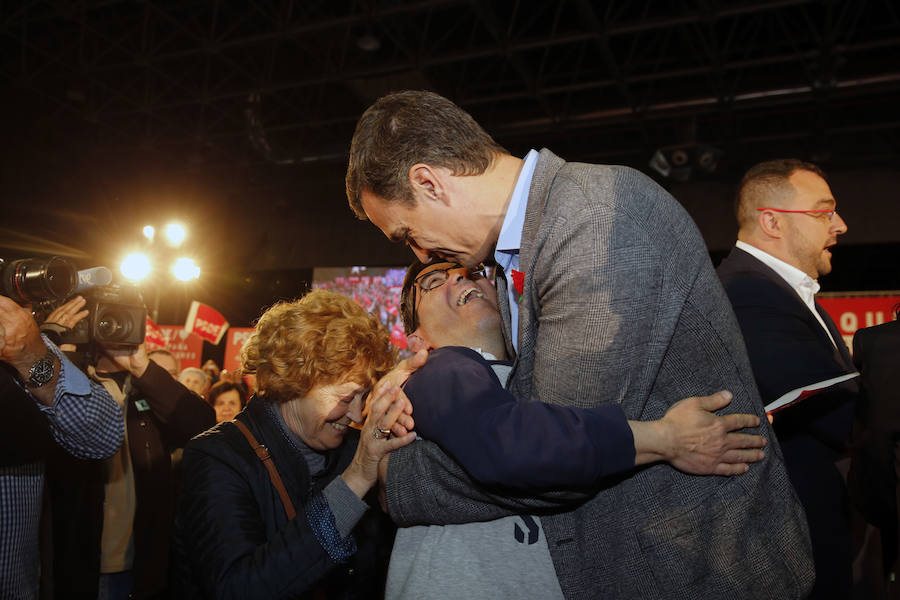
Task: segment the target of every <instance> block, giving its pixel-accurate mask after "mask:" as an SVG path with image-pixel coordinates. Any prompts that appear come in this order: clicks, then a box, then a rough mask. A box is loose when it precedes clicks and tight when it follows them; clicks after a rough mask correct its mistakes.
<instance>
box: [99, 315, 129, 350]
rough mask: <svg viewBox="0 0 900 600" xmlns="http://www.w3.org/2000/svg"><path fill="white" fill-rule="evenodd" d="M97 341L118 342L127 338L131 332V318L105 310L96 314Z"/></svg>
mask: <svg viewBox="0 0 900 600" xmlns="http://www.w3.org/2000/svg"><path fill="white" fill-rule="evenodd" d="M96 331H97V341H98V342H119V341H122V340H124V339H127V338H128V335H129V334H130V333H131V319H130V318H129V316H128V315H122V314H119V313H117V312H115V311H106V312H103V313H102V314H99V315H97V330H96Z"/></svg>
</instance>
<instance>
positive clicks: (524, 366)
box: [387, 150, 814, 599]
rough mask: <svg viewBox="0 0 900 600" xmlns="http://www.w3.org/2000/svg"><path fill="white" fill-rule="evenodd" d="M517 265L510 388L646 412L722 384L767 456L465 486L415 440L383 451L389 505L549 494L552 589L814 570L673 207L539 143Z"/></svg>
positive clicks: (788, 493)
mask: <svg viewBox="0 0 900 600" xmlns="http://www.w3.org/2000/svg"><path fill="white" fill-rule="evenodd" d="M520 269H521V270H522V271H524V273H525V289H524V294H523V298H522V300H521V303H520V305H519V356H518V358H517V361H516V364H515V366H514V370H513V374H512V377H511V379H510V389H511V391H513V393H515V395H516V396H517V397H519V398H522V399H530V400H532V401H543V402H549V403H554V404H563V405H569V406H579V407H591V406H596V405H598V404H602V403H606V402H617V403H619V404H621V406H622V408H623V409H624V411H625V413H626V415H627V416H628V418H630V419H641V420H648V419H658V418H660V417H661V416H662V415H663V414H664V413H665V411H666V409H668V407H670V406H671V405H672V404H674V403H675V402H677V401H678V400H680V399H682V398H685V397H688V396H693V395H705V394H709V393H712V392H715V391H717V390H719V389H723V388H727V389H729V390H731V391H732V392H733V393H734V401H733V402H732V403H731V405H730V406H729V407H728V408H727V409H726V411H727V412H749V413H756V414H759V415H760V416H761V417H762V420H763V423H764V425H763V426H761V427H760V432H761V433H762V434H763V435H765V436H766V437H767V438H768V439H769V446H768V449H767V458H766V459H765V460H764V461H763V462H762V463H759V464H756V465H753V466H752V467H751V469H750V471H749V472H748V473H746V474H744V475H741V476H738V477H733V478H729V477H697V476H691V475H685V474H683V473H681V472H679V471H677V470H676V469H674V468H672V467H670V466H668V465H654V466H650V467H647V468H643V469H639V470H637V471H636V472H634V473H633V474H631V475H630V476H629V477H627V478H622V479H621V480H619V481H611V482H607V485H606V487H605V488H603V489H600V490H599V491H596V493H591V494H589V495H587V496H586V497H585V496H578V495H574V496H573V495H572V494H544V495H543V496H541V497H539V498H534V499H532V498H527V499H526V498H515V497H513V498H510V497H505V496H502V495H500V494H498V493H492V492H490V491H486V490H481V489H478V488H477V487H476V486H474V484H473V483H472V482H471V481H470V480H469V479H468V477H467V476H466V474H465V473H464V472H462V470H461V469H459V468H458V467H456V466H455V465H453V464H452V463H451V462H450V461H449V459H447V458H446V457H445V456H443V455H442V454H441V453H440V451H439V449H437V448H436V447H435V446H433V445H431V444H422V443H416V444H413V445H412V446H410V447H408V448H405V449H403V451H398V452H395V453H394V454H392V456H391V461H390V473H389V480H388V490H387V491H388V503H389V507H390V510H391V514H392V516H394V517H395V520H397V521H398V523H400V524H401V525H403V524H414V523H426V522H428V523H437V524H444V523H451V522H465V521H466V520H484V519H490V518H496V517H497V516H500V515H502V514H506V511H509V510H516V509H523V508H524V509H531V510H534V508H535V507H540V506H543V507H551V508H550V510H552V511H553V512H554V514H550V515H548V516H544V517H542V522H543V524H544V529H545V532H546V535H547V539H548V543H549V545H550V551H551V555H552V556H553V560H554V565H555V567H556V570H557V575H558V576H559V580H560V585H561V586H562V589H563V591H564V593H565V594H566V597H567V598H622V599H626V598H627V599H631V598H666V599H672V598H766V599H769V598H801V597H803V596H804V595H805V593H806V592H807V591H808V590H809V589H810V587H811V585H812V581H813V578H814V571H813V565H812V558H811V551H810V543H809V534H808V530H807V527H806V519H805V516H804V513H803V509H802V508H801V506H800V504H799V501H798V500H797V497H796V495H795V493H794V490H793V488H792V487H791V485H790V482H789V481H788V478H787V474H786V472H785V469H784V464H783V460H782V457H781V452H780V449H779V448H778V444H777V442H776V440H775V438H774V437H773V436H772V435H771V429H770V428H769V427H768V423H767V421H766V420H765V417H764V413H763V409H762V403H761V402H760V399H759V395H758V393H757V390H756V386H755V383H754V380H753V375H752V372H751V370H750V364H749V361H748V358H747V353H746V350H745V348H744V344H743V340H742V338H741V334H740V330H739V328H738V325H737V322H736V320H735V318H734V315H733V313H732V311H731V306H730V304H729V302H728V299H727V297H726V296H725V293H724V292H723V290H722V287H721V285H720V283H719V280H718V278H717V277H716V274H715V272H714V270H713V268H712V264H711V263H710V260H709V257H708V254H707V251H706V247H705V246H704V244H703V240H702V238H701V236H700V233H699V231H698V230H697V228H696V226H695V225H694V223H693V221H692V220H691V219H690V217H689V216H688V215H687V213H686V212H685V211H684V210H683V209H682V208H681V206H680V205H679V204H678V203H677V202H676V201H675V200H674V199H673V198H672V197H671V196H670V195H669V194H668V193H667V192H665V191H664V190H662V189H661V188H660V187H659V186H657V185H656V184H655V183H654V182H653V181H651V180H650V179H648V178H647V177H646V176H644V175H642V174H641V173H639V172H637V171H634V170H632V169H628V168H625V167H613V166H599V165H587V164H578V163H566V162H564V161H563V160H561V159H560V158H558V157H556V156H555V155H553V154H552V153H551V152H550V151H548V150H542V151H541V156H540V159H539V162H538V165H537V169H536V171H535V174H534V179H533V181H532V185H531V191H530V195H529V199H528V208H527V212H526V218H525V227H524V230H523V238H522V248H521V254H520ZM501 301H502V302H505V298H503V299H502V300H501ZM504 308H506V312H507V314H508V308H507V307H504ZM572 460H578V457H572ZM573 497H575V498H578V500H579V502H574V503H573V500H572V499H573ZM580 501H583V503H581V502H580Z"/></svg>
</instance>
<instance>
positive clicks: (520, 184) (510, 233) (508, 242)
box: [496, 150, 540, 253]
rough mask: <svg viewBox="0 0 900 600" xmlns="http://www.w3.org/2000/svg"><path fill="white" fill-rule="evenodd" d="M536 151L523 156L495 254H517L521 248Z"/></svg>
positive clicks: (536, 157)
mask: <svg viewBox="0 0 900 600" xmlns="http://www.w3.org/2000/svg"><path fill="white" fill-rule="evenodd" d="M539 156H540V155H539V154H538V152H537V150H531V151H529V152H528V154H526V155H525V159H524V162H523V163H522V170H521V171H520V172H519V177H518V178H517V179H516V187H514V188H513V193H512V197H511V198H510V200H509V206H508V207H507V209H506V217H505V218H504V219H503V227H501V228H500V235H499V237H498V238H497V248H496V251H497V252H508V253H510V252H518V251H519V248H520V247H521V246H522V228H523V227H524V226H525V210H526V209H527V208H528V192H529V191H530V190H531V179H532V178H533V177H534V169H535V167H537V161H538V157H539Z"/></svg>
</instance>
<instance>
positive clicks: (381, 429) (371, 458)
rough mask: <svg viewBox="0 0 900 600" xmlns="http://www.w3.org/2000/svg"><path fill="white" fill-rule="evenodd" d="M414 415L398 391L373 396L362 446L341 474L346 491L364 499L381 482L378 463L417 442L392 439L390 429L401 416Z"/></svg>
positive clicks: (382, 390) (381, 390)
mask: <svg viewBox="0 0 900 600" xmlns="http://www.w3.org/2000/svg"><path fill="white" fill-rule="evenodd" d="M410 411H411V408H410V404H409V399H408V398H407V397H406V394H404V393H403V391H402V390H401V389H400V388H399V387H397V386H396V385H392V386H381V387H379V388H378V389H377V390H376V391H374V392H373V397H372V401H371V402H370V403H369V416H368V418H366V423H365V425H363V428H362V432H360V434H359V446H358V447H357V448H356V455H355V456H354V457H353V462H351V463H350V466H349V467H347V469H346V470H345V471H344V472H343V474H341V477H343V478H344V481H345V482H346V483H347V487H349V488H350V489H351V490H353V493H355V494H356V495H357V496H359V497H360V498H362V497H363V496H365V495H366V493H367V492H368V491H369V490H370V489H372V486H374V485H375V482H376V481H377V480H378V463H379V462H381V459H382V458H384V457H385V456H386V455H387V454H388V453H390V452H391V451H392V450H396V449H397V448H401V447H403V446H405V445H407V444H409V443H410V442H412V441H413V440H415V439H416V434H415V433H407V434H406V435H404V436H401V437H393V436H392V434H391V428H392V427H394V425H395V424H396V422H397V419H398V418H400V417H401V415H408V414H409V412H410Z"/></svg>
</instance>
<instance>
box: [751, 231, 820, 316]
mask: <svg viewBox="0 0 900 600" xmlns="http://www.w3.org/2000/svg"><path fill="white" fill-rule="evenodd" d="M735 246H737V247H738V248H740V249H741V250H743V251H744V252H746V253H748V254H752V255H753V256H754V257H756V258H757V259H759V260H760V261H761V262H762V263H764V264H765V265H766V266H767V267H769V268H770V269H772V270H773V271H775V272H776V273H778V275H779V276H781V278H782V279H784V280H785V281H786V282H787V283H788V285H790V286H791V287H792V288H794V290H795V291H796V292H797V294H799V295H800V297H801V298H803V300H804V301H805V302H806V303H807V304H812V302H813V297H814V296H815V295H816V293H818V291H819V289H820V286H819V282H818V281H816V280H815V279H813V278H812V277H810V276H809V275H807V274H806V273H804V272H803V271H801V270H800V269H798V268H797V267H795V266H793V265H789V264H788V263H786V262H784V261H783V260H780V259H778V258H775V257H774V256H772V255H771V254H769V253H768V252H765V251H763V250H760V249H759V248H757V247H756V246H751V245H750V244H747V243H745V242H742V241H740V240H738V241H737V243H736V244H735Z"/></svg>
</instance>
